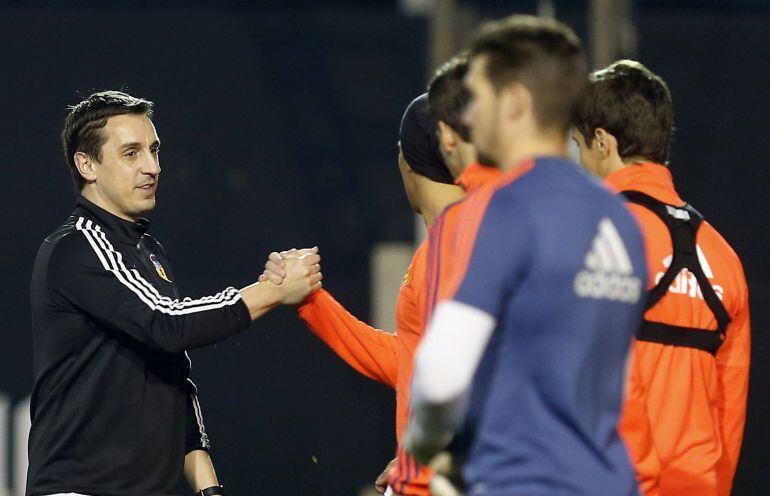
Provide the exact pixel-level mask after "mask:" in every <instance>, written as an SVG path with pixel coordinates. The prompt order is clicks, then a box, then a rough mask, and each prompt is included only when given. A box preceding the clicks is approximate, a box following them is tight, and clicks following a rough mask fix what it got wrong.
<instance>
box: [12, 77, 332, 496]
mask: <svg viewBox="0 0 770 496" xmlns="http://www.w3.org/2000/svg"><path fill="white" fill-rule="evenodd" d="M152 107H153V104H152V102H150V101H148V100H144V99H140V98H135V97H132V96H130V95H128V94H126V93H122V92H118V91H104V92H100V93H95V94H93V95H91V96H90V97H88V98H87V99H85V100H83V101H82V102H80V103H79V104H77V105H75V106H74V107H72V108H71V109H70V110H71V111H70V113H69V115H68V116H67V118H66V119H65V123H64V130H63V132H62V141H63V144H64V150H65V155H66V157H65V158H66V160H67V164H68V167H69V168H70V171H71V173H72V177H73V180H74V183H75V185H76V187H77V189H78V191H79V192H80V197H79V198H78V200H77V206H76V208H75V211H74V212H73V214H72V215H71V216H70V217H69V218H68V219H67V220H66V221H65V222H64V224H62V225H61V226H60V227H59V228H57V229H56V230H55V231H54V232H53V233H52V234H51V235H50V236H48V237H47V238H46V239H45V241H44V242H43V243H42V246H41V247H40V250H39V251H38V254H37V258H36V259H35V266H34V270H33V274H32V284H31V303H32V331H33V351H34V359H35V360H34V361H35V363H34V375H35V377H34V386H33V391H32V400H31V415H32V428H31V431H30V437H29V471H28V475H27V491H26V493H27V495H28V496H39V495H54V494H62V493H67V494H68V495H73V494H75V495H83V494H88V495H98V496H137V495H147V496H172V495H177V494H178V483H179V481H180V479H181V478H182V474H183V473H184V474H185V475H186V476H187V479H188V481H189V482H190V484H191V486H192V487H193V489H194V490H195V491H200V494H203V495H205V496H213V495H221V494H224V492H223V489H222V487H221V486H220V485H219V481H218V480H217V478H216V475H215V474H214V469H213V466H212V464H211V460H210V458H209V456H208V453H207V450H208V448H209V441H208V436H207V435H206V431H205V428H204V426H203V423H202V416H201V410H200V405H199V404H198V398H197V394H196V389H195V386H194V384H193V383H192V382H191V381H190V380H189V373H190V361H189V358H188V356H187V353H186V350H188V349H192V348H197V347H201V346H205V345H208V344H212V343H216V342H219V341H222V340H224V339H226V338H227V337H228V336H231V335H233V334H236V333H238V332H240V331H242V330H244V329H245V328H246V327H247V326H248V325H249V324H250V323H251V322H252V321H253V320H255V319H257V318H259V317H260V316H261V315H263V314H264V313H266V312H267V311H269V310H270V309H271V308H273V307H275V306H277V305H279V304H280V303H292V302H293V303H298V302H299V301H301V299H302V298H304V296H306V295H307V294H309V293H310V292H312V291H314V290H316V289H318V288H319V287H320V285H321V283H320V280H321V274H320V266H319V265H318V262H319V261H320V257H319V256H318V255H317V254H316V253H314V251H315V250H312V251H313V252H312V253H306V254H305V256H304V257H302V258H298V259H296V260H291V261H289V262H288V263H287V267H286V271H287V276H286V278H285V280H284V281H283V282H282V284H281V285H280V286H279V285H276V284H273V283H272V282H269V281H265V282H262V283H256V284H252V285H251V286H248V287H246V288H243V289H241V290H237V289H235V288H232V287H229V288H226V289H224V290H223V291H221V292H219V293H217V294H215V295H212V296H206V297H203V298H198V299H190V298H180V297H179V294H178V292H177V287H176V283H175V278H174V273H173V271H172V270H171V266H170V264H169V261H168V258H167V256H166V252H165V250H164V249H163V246H162V245H161V244H160V243H158V242H157V241H156V240H155V239H154V238H152V237H151V236H149V235H148V234H147V230H148V228H149V222H148V221H147V220H146V219H144V218H142V216H143V215H145V214H147V213H149V212H151V211H152V210H153V209H154V208H155V194H156V191H157V188H158V182H159V178H160V160H159V149H160V140H159V139H158V135H157V133H156V131H155V126H154V125H153V123H152V120H151V117H152ZM291 295H294V297H295V298H299V299H292V296H291Z"/></svg>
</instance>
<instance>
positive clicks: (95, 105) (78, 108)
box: [61, 90, 153, 191]
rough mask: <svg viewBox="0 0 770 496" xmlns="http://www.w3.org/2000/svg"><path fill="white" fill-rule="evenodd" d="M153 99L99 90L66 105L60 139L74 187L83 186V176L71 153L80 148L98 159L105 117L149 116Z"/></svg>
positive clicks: (99, 157)
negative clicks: (81, 99) (77, 101)
mask: <svg viewBox="0 0 770 496" xmlns="http://www.w3.org/2000/svg"><path fill="white" fill-rule="evenodd" d="M152 107H153V103H152V102H151V101H149V100H145V99H143V98H136V97H133V96H131V95H129V94H127V93H123V92H122V91H114V90H109V91H100V92H98V93H94V94H92V95H91V96H89V97H88V98H86V99H85V100H83V101H82V102H80V103H78V104H77V105H73V106H71V107H68V108H69V111H70V112H69V114H67V117H65V118H64V128H63V129H62V132H61V141H62V145H63V146H64V159H65V160H66V162H67V166H68V167H69V169H70V174H71V175H72V182H73V183H74V184H75V188H76V189H77V190H78V191H82V190H83V186H85V179H83V176H81V175H80V173H79V172H78V169H77V167H76V165H75V158H74V157H75V153H77V152H83V153H85V154H86V155H88V156H89V157H92V158H93V159H95V160H97V161H101V159H102V146H103V145H104V142H105V141H106V137H105V136H104V133H103V132H102V129H103V128H104V126H106V125H107V119H109V118H110V117H113V116H116V115H123V114H137V115H146V116H147V117H150V118H151V117H152Z"/></svg>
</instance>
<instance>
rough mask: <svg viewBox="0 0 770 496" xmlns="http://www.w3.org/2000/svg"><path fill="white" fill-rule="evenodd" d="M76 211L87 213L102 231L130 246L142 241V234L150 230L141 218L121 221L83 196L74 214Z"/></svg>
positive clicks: (145, 220)
mask: <svg viewBox="0 0 770 496" xmlns="http://www.w3.org/2000/svg"><path fill="white" fill-rule="evenodd" d="M78 209H82V210H85V211H86V212H87V213H88V216H89V217H92V218H93V220H94V221H95V222H96V223H97V224H99V226H101V227H102V229H104V230H106V231H109V232H110V233H112V234H114V235H116V236H117V238H118V239H119V240H120V241H122V242H125V243H129V244H131V245H136V244H137V243H139V240H140V239H142V236H143V235H144V233H146V232H147V230H148V229H149V228H150V221H149V220H147V219H145V218H143V217H140V218H139V220H138V221H136V222H131V221H130V220H126V219H121V218H120V217H118V216H117V215H113V214H111V213H110V212H108V211H106V210H105V209H103V208H102V207H100V206H98V205H96V204H95V203H92V202H90V201H88V200H86V199H85V198H84V197H83V196H80V197H79V198H78V201H77V209H76V210H75V212H77V210H78Z"/></svg>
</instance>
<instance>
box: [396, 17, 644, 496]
mask: <svg viewBox="0 0 770 496" xmlns="http://www.w3.org/2000/svg"><path fill="white" fill-rule="evenodd" d="M470 57H471V59H470V68H469V72H468V76H467V78H466V81H467V85H468V88H469V90H470V92H471V95H472V101H471V105H470V109H469V112H468V123H469V125H470V128H471V136H472V141H473V144H474V145H475V146H476V149H477V151H478V153H479V157H480V161H481V162H482V163H488V164H492V165H496V166H499V167H500V168H501V169H502V170H503V175H502V177H501V178H499V179H498V180H496V181H494V182H493V183H492V184H489V185H485V186H482V187H481V188H480V189H478V190H477V191H475V192H474V193H472V194H471V195H470V197H469V198H468V199H467V200H466V202H464V203H465V206H464V207H463V209H462V210H463V211H462V218H461V220H460V222H461V229H462V231H463V233H464V235H463V236H462V238H461V239H459V240H458V247H457V254H456V256H457V260H458V261H459V263H458V264H457V266H456V267H455V268H454V269H453V271H452V272H453V273H452V275H451V278H452V280H451V284H450V286H451V287H450V291H449V296H448V297H447V299H445V300H443V301H439V302H438V305H437V307H436V309H435V311H434V313H433V315H432V319H431V322H430V324H429V326H428V330H427V331H426V336H425V339H424V340H423V343H422V344H421V345H420V348H419V350H418V353H417V356H416V361H415V374H414V378H413V383H412V387H413V390H412V416H411V417H410V421H409V424H408V427H407V430H406V433H405V435H404V445H405V448H406V451H407V452H410V453H412V454H413V455H414V456H415V457H416V458H417V460H418V461H421V462H426V461H428V460H430V459H431V458H432V457H433V456H434V455H435V454H436V453H438V452H440V451H441V450H444V449H445V448H446V447H447V446H448V445H449V443H450V441H451V440H452V438H453V436H454V433H455V431H456V430H457V429H458V428H459V427H460V424H461V423H462V422H463V420H464V421H465V422H464V423H465V426H464V430H465V431H466V432H467V434H466V436H467V439H468V441H467V442H466V445H465V446H466V448H465V449H466V451H465V452H464V453H460V455H461V457H460V458H461V459H462V461H463V464H462V476H463V478H464V480H465V482H466V483H467V487H466V488H464V490H465V491H467V494H472V495H482V494H483V495H485V496H515V495H528V496H531V495H553V494H571V495H596V494H612V495H634V494H637V492H638V488H637V484H636V480H635V478H634V474H633V470H632V468H631V464H630V460H629V459H628V455H627V453H626V449H625V446H624V445H623V443H622V441H621V440H620V437H619V436H618V434H617V422H618V417H619V413H620V407H621V396H622V386H623V366H624V363H625V360H626V357H627V352H628V349H629V346H630V341H631V336H632V334H633V332H634V331H635V330H636V328H637V327H638V323H639V320H640V317H641V311H642V285H643V279H644V277H646V267H645V262H644V256H643V242H642V238H641V235H640V233H639V230H638V228H637V227H636V224H635V221H634V220H633V218H632V217H631V215H630V213H629V212H628V211H627V210H626V209H625V208H624V207H623V205H622V203H621V202H620V201H618V199H617V198H615V197H614V196H613V195H612V194H611V193H609V192H608V191H607V190H606V189H605V188H603V187H602V186H601V185H599V184H597V183H596V182H595V181H593V180H591V179H590V178H589V177H587V176H586V175H585V174H584V173H582V172H581V171H580V170H579V169H578V167H577V166H576V165H575V164H573V163H571V162H569V161H568V160H566V159H565V158H564V156H565V155H566V139H567V131H568V129H569V125H570V120H571V117H572V112H573V110H574V107H575V104H576V103H577V101H578V98H579V95H580V94H581V92H582V91H583V89H584V87H585V84H586V81H587V71H586V62H585V58H584V54H583V51H582V48H581V45H580V42H579V40H578V39H577V37H576V36H575V35H574V33H572V31H571V30H569V29H568V28H567V27H566V26H564V25H562V24H560V23H558V22H556V21H554V20H550V19H540V18H534V17H529V16H512V17H510V18H506V19H503V20H500V21H497V22H493V23H488V24H486V25H485V26H484V28H483V29H482V31H481V32H480V33H479V35H477V37H476V38H475V40H474V42H473V44H472V46H471V50H470Z"/></svg>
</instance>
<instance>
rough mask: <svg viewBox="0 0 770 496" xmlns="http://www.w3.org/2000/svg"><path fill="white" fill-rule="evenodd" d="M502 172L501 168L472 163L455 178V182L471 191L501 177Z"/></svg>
mask: <svg viewBox="0 0 770 496" xmlns="http://www.w3.org/2000/svg"><path fill="white" fill-rule="evenodd" d="M500 174H501V172H500V170H499V169H496V168H494V167H487V166H486V165H481V164H471V165H469V166H468V167H466V168H465V170H464V171H463V172H462V174H460V175H459V176H458V177H457V179H455V184H457V185H459V186H462V188H463V189H464V190H465V191H467V192H469V193H470V192H471V191H474V190H477V189H479V188H480V187H482V186H484V185H485V184H488V183H489V182H491V181H494V180H495V179H497V178H499V177H500Z"/></svg>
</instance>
